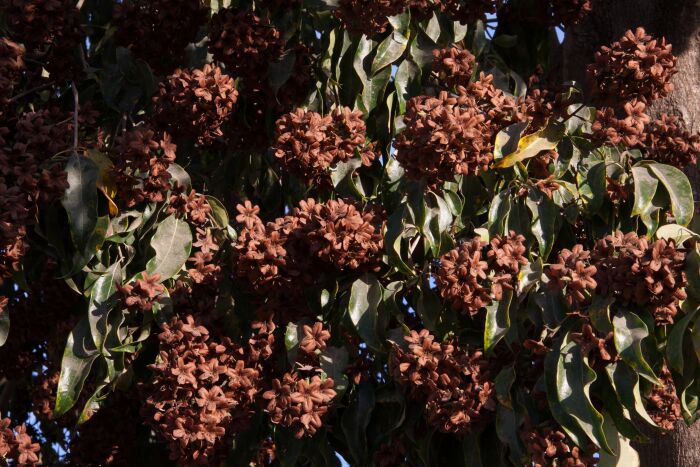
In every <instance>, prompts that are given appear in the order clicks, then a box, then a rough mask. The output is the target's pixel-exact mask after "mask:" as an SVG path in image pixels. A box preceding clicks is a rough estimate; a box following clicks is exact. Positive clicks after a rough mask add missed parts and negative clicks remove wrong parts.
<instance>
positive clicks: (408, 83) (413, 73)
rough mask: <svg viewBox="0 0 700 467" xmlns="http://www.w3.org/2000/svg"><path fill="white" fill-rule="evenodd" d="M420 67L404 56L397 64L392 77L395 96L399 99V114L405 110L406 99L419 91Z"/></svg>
mask: <svg viewBox="0 0 700 467" xmlns="http://www.w3.org/2000/svg"><path fill="white" fill-rule="evenodd" d="M420 79H421V69H420V68H419V67H418V65H416V64H415V63H413V61H412V60H411V59H410V58H406V59H405V60H403V61H402V62H401V63H400V64H399V68H398V69H397V70H396V76H395V77H394V83H395V85H396V97H397V98H398V101H399V114H401V115H403V113H404V112H406V101H407V100H408V99H410V98H411V97H412V96H414V95H416V94H418V93H419V92H420Z"/></svg>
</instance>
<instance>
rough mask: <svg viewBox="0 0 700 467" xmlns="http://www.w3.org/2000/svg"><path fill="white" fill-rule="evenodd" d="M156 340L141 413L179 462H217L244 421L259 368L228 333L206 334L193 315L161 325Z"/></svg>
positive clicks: (251, 401)
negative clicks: (156, 352) (214, 336)
mask: <svg viewBox="0 0 700 467" xmlns="http://www.w3.org/2000/svg"><path fill="white" fill-rule="evenodd" d="M158 340H159V341H160V346H161V350H160V354H159V357H158V360H157V362H156V363H155V364H153V365H151V370H152V371H153V380H152V382H151V383H150V384H148V385H145V386H143V388H142V389H143V391H144V397H143V400H144V407H143V410H142V413H143V415H144V416H145V417H147V420H148V423H149V424H150V425H151V426H152V427H153V429H154V430H155V431H156V433H158V434H159V435H160V436H161V437H162V438H164V439H165V440H166V441H167V442H168V446H169V448H170V456H171V459H173V460H176V461H177V462H178V465H183V466H184V465H212V464H215V463H216V462H217V461H220V460H221V458H222V456H224V455H225V454H226V451H227V445H226V440H230V439H231V436H232V435H233V434H234V433H235V432H238V431H240V430H243V429H245V428H246V426H247V423H248V420H249V419H250V416H251V415H252V413H253V411H254V409H253V403H254V400H255V396H256V395H257V393H258V391H259V389H258V380H259V371H258V370H257V369H256V368H254V367H250V366H248V364H247V362H246V356H245V354H244V352H243V350H242V349H241V348H238V347H236V346H235V345H234V344H233V343H231V341H230V340H228V339H227V338H223V339H221V340H220V342H215V341H214V340H212V339H210V336H209V331H208V330H207V329H206V328H205V327H203V326H201V325H198V324H197V323H196V322H195V321H194V319H193V318H192V317H191V316H187V317H186V318H185V319H184V320H178V319H174V320H173V322H172V323H171V324H170V325H166V326H164V327H163V332H162V333H160V334H159V335H158Z"/></svg>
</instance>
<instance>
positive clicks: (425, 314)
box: [416, 283, 442, 332]
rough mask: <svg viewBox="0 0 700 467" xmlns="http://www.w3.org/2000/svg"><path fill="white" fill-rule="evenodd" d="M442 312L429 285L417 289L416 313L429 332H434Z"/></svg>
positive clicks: (438, 300) (440, 305) (436, 297)
mask: <svg viewBox="0 0 700 467" xmlns="http://www.w3.org/2000/svg"><path fill="white" fill-rule="evenodd" d="M441 311H442V302H441V301H440V299H439V298H438V296H437V294H435V292H433V291H432V290H430V285H429V284H428V283H424V284H423V285H422V286H421V287H418V301H417V302H416V313H417V314H418V316H419V317H420V319H421V320H422V321H423V325H424V326H425V328H426V329H428V330H429V331H430V332H435V330H436V328H437V322H438V319H439V318H440V312H441Z"/></svg>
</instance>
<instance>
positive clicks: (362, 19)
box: [335, 0, 407, 37]
mask: <svg viewBox="0 0 700 467" xmlns="http://www.w3.org/2000/svg"><path fill="white" fill-rule="evenodd" d="M406 3H407V2H405V1H404V0H340V4H339V6H338V9H337V10H336V13H335V14H336V16H337V17H338V18H339V19H340V21H341V23H342V24H343V26H344V27H345V28H346V29H347V30H348V31H351V32H353V33H355V34H364V35H366V36H369V37H372V36H374V35H377V34H381V33H383V32H384V31H386V29H387V27H388V26H389V20H388V19H387V18H388V17H390V16H394V15H398V14H399V13H401V12H403V11H404V9H405V8H406Z"/></svg>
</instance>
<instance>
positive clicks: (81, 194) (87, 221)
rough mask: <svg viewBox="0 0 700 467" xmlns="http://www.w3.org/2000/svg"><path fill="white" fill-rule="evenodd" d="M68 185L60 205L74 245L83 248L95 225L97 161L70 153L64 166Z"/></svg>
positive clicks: (80, 249) (81, 249)
mask: <svg viewBox="0 0 700 467" xmlns="http://www.w3.org/2000/svg"><path fill="white" fill-rule="evenodd" d="M65 171H66V178H67V181H68V188H67V189H66V192H65V194H64V195H63V200H62V203H63V207H64V208H65V209H66V213H67V214H68V220H69V222H70V224H69V227H70V232H71V237H72V239H73V243H74V245H75V246H76V247H77V248H78V250H79V251H83V250H84V249H85V247H86V245H87V243H88V240H89V239H90V236H91V235H92V232H93V231H94V230H95V225H96V224H97V179H98V177H99V169H98V167H97V164H95V162H93V161H92V160H90V159H89V158H87V157H84V156H81V155H80V154H78V153H77V152H74V153H73V154H72V155H71V156H70V158H69V159H68V164H67V165H66V169H65Z"/></svg>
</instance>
